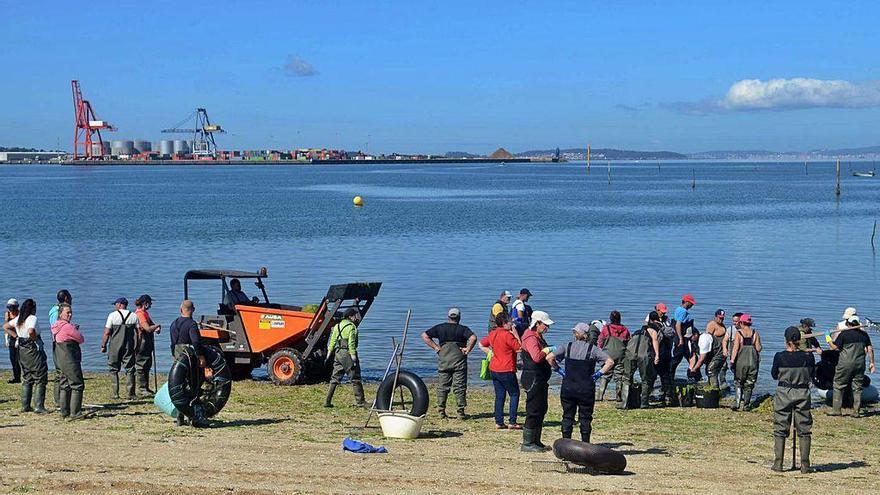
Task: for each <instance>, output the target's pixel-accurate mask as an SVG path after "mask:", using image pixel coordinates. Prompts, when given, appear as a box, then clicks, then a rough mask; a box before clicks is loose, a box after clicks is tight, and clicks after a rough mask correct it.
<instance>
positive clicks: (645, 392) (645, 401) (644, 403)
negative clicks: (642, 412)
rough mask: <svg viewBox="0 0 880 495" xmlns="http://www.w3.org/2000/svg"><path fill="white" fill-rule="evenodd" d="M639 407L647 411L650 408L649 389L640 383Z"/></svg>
mask: <svg viewBox="0 0 880 495" xmlns="http://www.w3.org/2000/svg"><path fill="white" fill-rule="evenodd" d="M639 407H640V408H642V409H649V408H650V407H651V389H649V388H648V387H647V386H646V385H645V384H644V383H642V400H641V401H640V404H639Z"/></svg>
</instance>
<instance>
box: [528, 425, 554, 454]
mask: <svg viewBox="0 0 880 495" xmlns="http://www.w3.org/2000/svg"><path fill="white" fill-rule="evenodd" d="M543 433H544V426H543V425H542V426H539V427H537V428H535V436H534V438H533V439H532V442H534V444H535V445H537V446H538V447H540V448H541V450H542V451H544V452H546V451H548V450H550V447H548V446H546V445H544V444H543V443H541V435H542V434H543Z"/></svg>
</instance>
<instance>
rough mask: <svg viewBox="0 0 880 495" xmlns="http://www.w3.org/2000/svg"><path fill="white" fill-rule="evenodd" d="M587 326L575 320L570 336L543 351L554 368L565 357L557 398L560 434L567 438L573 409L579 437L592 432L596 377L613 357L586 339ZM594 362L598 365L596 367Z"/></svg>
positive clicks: (571, 429) (607, 369) (585, 439)
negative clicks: (566, 340)
mask: <svg viewBox="0 0 880 495" xmlns="http://www.w3.org/2000/svg"><path fill="white" fill-rule="evenodd" d="M588 331H589V326H588V325H587V324H586V323H578V324H577V325H575V327H574V328H573V329H572V332H573V333H574V340H572V341H571V342H569V343H568V344H566V345H565V346H563V347H562V348H561V349H557V350H556V352H553V353H550V354H548V355H547V361H548V362H549V363H550V365H551V366H552V367H553V368H554V369H559V364H558V363H559V362H560V361H563V360H564V361H565V372H564V375H563V378H562V387H561V388H560V391H559V400H560V402H561V403H562V438H571V435H572V433H573V432H574V416H575V413H577V416H578V423H579V425H580V430H581V441H582V442H589V441H590V434H591V433H592V432H593V408H594V406H595V405H596V380H597V379H598V378H599V377H600V376H602V375H605V374H607V373H608V372H610V371H611V368H613V367H614V360H613V359H611V358H610V357H608V354H606V353H605V351H603V350H602V349H599V347H598V346H596V344H595V343H593V342H587V332H588ZM596 363H601V364H602V369H600V370H599V371H596Z"/></svg>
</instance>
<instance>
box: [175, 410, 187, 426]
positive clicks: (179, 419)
mask: <svg viewBox="0 0 880 495" xmlns="http://www.w3.org/2000/svg"><path fill="white" fill-rule="evenodd" d="M174 424H175V425H177V426H185V425H186V417H185V416H184V415H183V413H182V412H180V411H178V412H177V417H176V418H174Z"/></svg>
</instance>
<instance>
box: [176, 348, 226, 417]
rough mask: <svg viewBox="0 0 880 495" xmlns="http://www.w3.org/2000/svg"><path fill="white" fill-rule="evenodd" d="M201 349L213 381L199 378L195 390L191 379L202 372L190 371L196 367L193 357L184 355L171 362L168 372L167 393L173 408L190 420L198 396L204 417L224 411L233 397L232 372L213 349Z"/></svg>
mask: <svg viewBox="0 0 880 495" xmlns="http://www.w3.org/2000/svg"><path fill="white" fill-rule="evenodd" d="M201 350H202V353H203V354H204V356H205V359H206V360H207V361H208V367H209V368H211V370H212V371H213V376H212V379H211V380H202V379H200V380H199V381H200V382H201V384H200V386H199V387H198V388H196V387H195V386H194V385H196V384H195V383H194V381H193V377H194V376H196V374H197V373H202V371H201V369H200V368H198V369H195V370H194V369H193V366H195V367H196V368H197V367H198V362H197V361H196V358H195V356H190V355H187V354H184V355H182V356H180V357H179V358H178V359H176V360H175V361H174V364H173V365H172V366H171V371H170V372H169V373H168V393H169V395H170V396H171V402H173V403H174V407H175V408H176V409H177V410H178V411H179V412H181V413H183V414H184V415H185V416H187V417H193V415H194V411H193V403H194V402H196V401H195V398H196V396H198V399H199V401H198V402H199V403H200V404H201V405H202V412H203V414H204V416H205V417H206V418H210V417H211V416H214V415H215V414H217V413H218V412H220V410H221V409H223V407H224V406H225V405H226V402H227V401H228V400H229V396H230V395H231V394H232V370H230V368H229V366H228V365H227V363H226V359H224V358H223V352H221V351H220V350H219V349H217V348H216V347H211V346H203V347H202V349H201Z"/></svg>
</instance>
